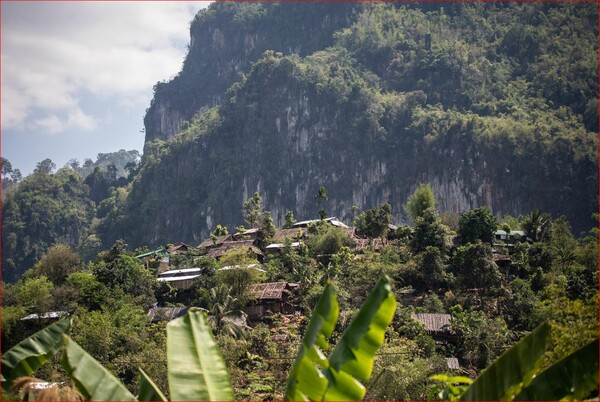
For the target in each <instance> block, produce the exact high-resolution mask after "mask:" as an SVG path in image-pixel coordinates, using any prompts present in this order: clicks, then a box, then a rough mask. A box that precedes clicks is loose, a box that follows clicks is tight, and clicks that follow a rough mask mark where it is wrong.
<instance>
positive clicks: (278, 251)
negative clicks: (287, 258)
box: [265, 241, 300, 257]
mask: <svg viewBox="0 0 600 402" xmlns="http://www.w3.org/2000/svg"><path fill="white" fill-rule="evenodd" d="M290 247H291V248H292V249H294V250H297V249H298V248H300V242H299V241H295V242H292V243H290ZM284 249H285V243H272V244H269V245H268V246H267V247H265V252H266V253H267V255H268V256H269V257H279V256H281V255H282V254H283V250H284Z"/></svg>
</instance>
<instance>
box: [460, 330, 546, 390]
mask: <svg viewBox="0 0 600 402" xmlns="http://www.w3.org/2000/svg"><path fill="white" fill-rule="evenodd" d="M549 340H550V324H548V323H544V324H542V325H540V326H539V327H537V328H536V329H535V330H534V331H533V332H532V333H530V334H529V335H527V336H526V337H525V338H523V339H521V340H520V341H519V342H518V343H517V344H516V345H514V346H513V347H511V348H510V349H508V350H507V351H506V352H504V353H503V354H502V355H501V356H500V357H499V358H498V359H497V360H496V361H495V362H494V363H492V364H491V365H490V366H489V367H488V368H486V369H485V370H484V371H483V372H482V373H481V374H480V375H479V377H477V379H476V380H475V381H474V382H473V384H471V386H470V387H469V388H468V389H467V390H466V391H465V393H464V394H462V395H461V397H460V400H463V401H477V400H488V401H494V400H495V401H499V400H511V399H513V398H514V396H515V395H516V394H517V393H518V392H519V391H520V390H521V386H522V385H523V384H527V382H528V381H529V380H530V379H531V378H532V376H533V373H534V372H535V368H536V364H537V363H538V361H539V359H540V357H541V356H542V354H543V353H544V352H545V351H546V347H547V346H548V342H549Z"/></svg>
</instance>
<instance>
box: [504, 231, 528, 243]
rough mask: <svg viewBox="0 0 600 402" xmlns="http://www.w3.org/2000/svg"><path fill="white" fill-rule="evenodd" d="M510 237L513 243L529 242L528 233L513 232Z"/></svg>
mask: <svg viewBox="0 0 600 402" xmlns="http://www.w3.org/2000/svg"><path fill="white" fill-rule="evenodd" d="M508 237H509V240H512V241H525V240H527V233H525V232H524V231H522V230H511V231H510V233H509V235H508Z"/></svg>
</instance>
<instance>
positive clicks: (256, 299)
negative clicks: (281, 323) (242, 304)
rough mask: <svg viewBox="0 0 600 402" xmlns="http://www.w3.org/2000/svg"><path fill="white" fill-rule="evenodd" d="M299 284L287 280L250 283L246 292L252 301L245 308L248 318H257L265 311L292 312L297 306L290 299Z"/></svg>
mask: <svg viewBox="0 0 600 402" xmlns="http://www.w3.org/2000/svg"><path fill="white" fill-rule="evenodd" d="M298 287H299V285H298V284H297V283H289V282H271V283H259V284H256V285H251V286H250V287H249V289H248V293H249V295H250V297H251V298H252V299H253V301H252V302H251V303H250V304H249V305H248V306H247V307H246V308H245V312H246V314H248V318H250V319H252V318H259V317H262V316H264V315H266V314H267V313H281V314H294V313H295V312H296V311H298V307H297V306H296V305H294V304H293V303H292V301H291V299H292V296H293V294H294V292H295V290H296V289H298Z"/></svg>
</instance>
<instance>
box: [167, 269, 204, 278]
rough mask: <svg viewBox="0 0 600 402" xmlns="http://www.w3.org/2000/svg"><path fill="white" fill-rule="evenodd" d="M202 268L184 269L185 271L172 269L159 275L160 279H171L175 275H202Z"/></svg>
mask: <svg viewBox="0 0 600 402" xmlns="http://www.w3.org/2000/svg"><path fill="white" fill-rule="evenodd" d="M201 271H202V268H183V269H172V270H170V271H165V272H163V273H160V274H158V276H159V277H169V276H173V275H179V274H189V273H200V272H201Z"/></svg>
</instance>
